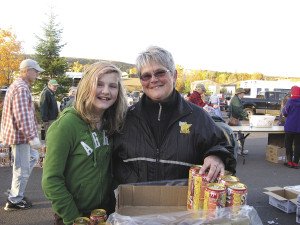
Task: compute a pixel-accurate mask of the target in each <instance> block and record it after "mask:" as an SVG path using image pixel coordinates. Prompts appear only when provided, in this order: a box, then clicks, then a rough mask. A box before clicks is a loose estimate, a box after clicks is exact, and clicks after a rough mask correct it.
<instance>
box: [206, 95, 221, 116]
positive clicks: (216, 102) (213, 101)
mask: <svg viewBox="0 0 300 225" xmlns="http://www.w3.org/2000/svg"><path fill="white" fill-rule="evenodd" d="M209 104H210V105H211V106H212V107H213V108H214V111H215V114H216V116H218V117H220V118H222V117H223V116H222V112H221V109H220V98H219V96H218V95H217V94H212V95H211V96H210V98H209Z"/></svg>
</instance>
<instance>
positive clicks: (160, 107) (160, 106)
mask: <svg viewBox="0 0 300 225" xmlns="http://www.w3.org/2000/svg"><path fill="white" fill-rule="evenodd" d="M158 105H159V111H158V117H157V120H158V121H160V116H161V110H162V105H161V104H160V103H158Z"/></svg>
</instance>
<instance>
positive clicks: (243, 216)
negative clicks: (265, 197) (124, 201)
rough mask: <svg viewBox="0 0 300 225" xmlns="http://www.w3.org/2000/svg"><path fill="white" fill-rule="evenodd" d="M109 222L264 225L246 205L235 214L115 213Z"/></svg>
mask: <svg viewBox="0 0 300 225" xmlns="http://www.w3.org/2000/svg"><path fill="white" fill-rule="evenodd" d="M107 222H109V224H112V225H150V224H151V225H156V224H157V225H158V224H176V225H198V224H207V225H208V224H209V225H213V224H215V225H217V224H218V225H262V221H261V219H260V218H259V216H258V214H257V212H256V210H255V209H254V208H253V207H252V206H248V205H244V206H241V208H240V209H239V210H238V211H236V212H233V211H232V208H230V207H226V208H221V209H219V210H217V211H214V212H210V211H203V210H200V211H180V212H175V213H164V214H152V215H144V216H123V215H120V214H118V213H113V214H111V215H110V216H109V217H108V220H107Z"/></svg>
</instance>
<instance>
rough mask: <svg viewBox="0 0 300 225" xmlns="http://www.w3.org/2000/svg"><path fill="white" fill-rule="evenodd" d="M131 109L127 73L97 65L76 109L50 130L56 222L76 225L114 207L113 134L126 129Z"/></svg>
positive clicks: (46, 172) (48, 180)
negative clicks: (95, 211)
mask: <svg viewBox="0 0 300 225" xmlns="http://www.w3.org/2000/svg"><path fill="white" fill-rule="evenodd" d="M126 110H127V102H126V97H125V91H124V88H123V85H122V83H121V71H120V70H119V69H118V68H117V67H115V66H114V65H112V64H109V63H95V64H93V65H91V66H90V67H89V68H88V69H87V70H86V71H85V74H84V76H83V78H82V79H81V81H80V83H79V85H78V90H77V95H76V99H75V104H74V107H70V108H68V109H66V110H65V111H64V112H63V114H62V115H61V116H60V117H59V118H58V119H57V120H56V121H55V122H54V123H53V124H52V125H51V127H50V128H49V130H48V132H47V139H46V147H47V153H46V158H45V163H44V169H43V177H42V188H43V191H44V193H45V196H46V197H47V198H48V199H49V200H50V201H51V203H52V209H53V211H54V213H55V224H72V222H73V221H74V219H75V218H77V217H80V216H89V215H90V213H91V211H92V210H93V209H98V208H102V209H105V210H107V212H108V213H110V212H112V211H113V210H114V204H113V203H114V196H113V187H112V175H111V174H112V173H111V154H112V152H111V148H110V141H109V136H110V135H111V134H113V133H114V132H115V131H119V130H120V128H121V127H122V124H123V120H124V117H125V114H126Z"/></svg>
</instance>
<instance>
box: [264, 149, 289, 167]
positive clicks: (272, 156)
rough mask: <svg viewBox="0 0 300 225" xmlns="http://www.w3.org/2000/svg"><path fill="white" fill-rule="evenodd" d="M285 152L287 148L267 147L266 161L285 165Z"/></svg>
mask: <svg viewBox="0 0 300 225" xmlns="http://www.w3.org/2000/svg"><path fill="white" fill-rule="evenodd" d="M285 152H286V151H285V148H282V147H279V146H276V145H267V149H266V160H267V161H269V162H273V163H284V162H285V160H286V156H285Z"/></svg>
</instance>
